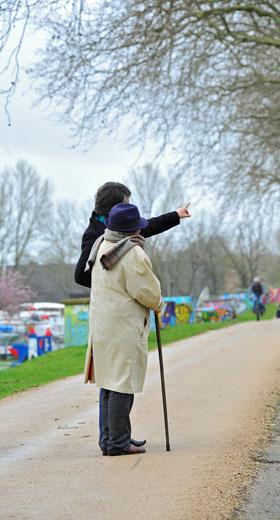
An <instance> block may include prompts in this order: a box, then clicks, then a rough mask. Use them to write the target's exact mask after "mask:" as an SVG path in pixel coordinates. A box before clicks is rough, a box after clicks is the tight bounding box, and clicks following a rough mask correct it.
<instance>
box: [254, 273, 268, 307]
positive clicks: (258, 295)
mask: <svg viewBox="0 0 280 520" xmlns="http://www.w3.org/2000/svg"><path fill="white" fill-rule="evenodd" d="M251 291H252V293H253V297H254V305H253V309H254V312H255V307H256V302H257V301H258V302H259V305H260V309H261V314H264V311H265V306H264V304H263V301H262V296H263V295H264V294H265V291H264V288H263V285H262V284H261V281H260V279H259V278H258V277H257V276H255V278H253V284H252V286H251Z"/></svg>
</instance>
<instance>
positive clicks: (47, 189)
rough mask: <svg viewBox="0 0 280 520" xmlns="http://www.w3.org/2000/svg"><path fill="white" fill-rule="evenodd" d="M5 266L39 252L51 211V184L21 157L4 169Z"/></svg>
mask: <svg viewBox="0 0 280 520" xmlns="http://www.w3.org/2000/svg"><path fill="white" fill-rule="evenodd" d="M0 194H1V200H0V215H1V232H0V240H1V265H2V269H3V268H4V267H5V266H6V265H7V264H9V265H13V266H14V267H15V268H18V267H19V265H21V264H22V262H24V261H26V260H27V259H28V258H32V257H33V256H34V254H36V253H37V252H38V242H40V240H42V239H43V238H44V235H45V229H46V228H47V227H48V225H49V215H50V213H51V185H50V182H49V180H42V179H41V178H40V176H39V175H38V173H37V172H36V170H35V169H34V168H33V167H32V166H31V165H30V164H28V163H27V162H26V161H23V160H20V161H18V162H17V164H16V166H15V167H14V168H7V167H6V168H4V169H3V170H2V171H1V172H0Z"/></svg>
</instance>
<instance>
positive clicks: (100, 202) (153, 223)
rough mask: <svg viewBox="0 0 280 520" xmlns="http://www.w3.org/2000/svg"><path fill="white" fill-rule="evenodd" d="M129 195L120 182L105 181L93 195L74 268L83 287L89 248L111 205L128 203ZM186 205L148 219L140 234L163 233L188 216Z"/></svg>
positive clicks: (86, 279) (87, 280) (87, 277)
mask: <svg viewBox="0 0 280 520" xmlns="http://www.w3.org/2000/svg"><path fill="white" fill-rule="evenodd" d="M130 196H131V192H130V190H129V189H128V188H127V186H125V185H124V184H121V183H120V182H106V183H105V184H103V186H101V187H100V188H99V189H98V191H97V193H96V197H95V209H94V211H93V212H92V214H91V217H90V220H89V226H88V227H87V229H86V230H85V232H84V234H83V238H82V252H81V255H80V258H79V260H78V263H77V266H76V269H75V281H76V282H77V283H78V284H79V285H83V286H84V287H91V273H90V271H85V268H86V263H87V260H88V257H89V254H90V251H91V248H92V246H93V244H94V242H95V241H96V239H97V238H98V237H100V236H101V235H103V233H104V231H105V228H106V226H105V224H104V221H105V218H106V217H107V216H108V215H109V212H110V210H111V208H112V207H113V206H115V205H116V204H120V203H121V202H124V203H128V202H129V197H130ZM190 216H191V215H190V213H189V211H188V208H187V207H181V208H178V209H176V211H171V212H170V213H165V214H163V215H160V216H158V217H155V218H150V219H148V222H149V224H148V226H147V227H146V228H145V229H143V230H142V232H141V234H142V235H143V236H144V237H145V238H148V237H152V236H154V235H158V234H159V233H163V232H164V231H167V230H168V229H171V228H172V227H175V226H177V225H178V224H179V223H180V219H183V218H188V217H190Z"/></svg>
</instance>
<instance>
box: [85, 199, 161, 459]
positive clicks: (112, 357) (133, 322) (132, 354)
mask: <svg viewBox="0 0 280 520" xmlns="http://www.w3.org/2000/svg"><path fill="white" fill-rule="evenodd" d="M105 223H106V225H107V229H106V231H105V233H104V235H103V236H101V237H100V238H99V239H98V240H97V241H96V242H95V244H94V246H93V247H92V250H91V253H90V256H89V261H88V265H89V267H91V281H92V284H91V285H92V289H91V302H90V329H89V342H88V350H87V355H86V364H85V381H86V382H87V381H88V380H90V381H91V382H95V384H96V385H97V386H98V387H99V388H101V389H102V393H101V396H102V406H101V413H102V417H101V419H102V421H101V424H102V438H103V452H104V454H107V455H126V454H128V455H129V454H138V453H144V452H145V450H144V448H142V447H137V446H134V445H133V444H131V426H130V419H129V415H130V411H131V408H132V404H133V399H134V394H135V393H137V392H142V389H143V384H144V379H145V374H146V367H147V355H148V332H149V314H150V309H154V310H156V311H159V310H160V306H161V292H160V283H159V281H158V279H157V278H156V276H155V275H154V273H153V271H152V265H151V262H150V259H149V257H148V256H147V254H146V253H145V251H144V242H145V239H144V238H143V237H142V236H141V235H140V230H141V229H144V228H145V227H146V226H147V225H148V222H147V221H146V220H145V219H143V218H141V217H140V215H139V211H138V209H137V207H136V206H134V205H132V204H117V205H116V206H114V207H113V208H112V209H111V211H110V213H109V217H108V218H107V219H106V221H105Z"/></svg>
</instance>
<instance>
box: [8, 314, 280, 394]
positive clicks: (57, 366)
mask: <svg viewBox="0 0 280 520" xmlns="http://www.w3.org/2000/svg"><path fill="white" fill-rule="evenodd" d="M275 312H276V306H275V305H272V304H270V305H268V306H267V311H266V314H265V316H264V318H263V319H271V318H273V317H274V316H275ZM251 320H255V317H254V315H253V313H252V312H251V311H246V312H245V313H244V314H242V315H241V316H239V317H238V318H237V319H236V320H234V321H228V322H227V321H225V322H222V323H194V324H192V325H189V324H181V325H176V326H175V327H167V328H166V329H165V330H163V331H162V333H161V337H162V344H163V345H167V344H168V343H172V342H173V341H178V340H180V339H185V338H190V337H192V336H196V335H197V334H202V333H204V332H208V331H210V330H217V329H221V328H224V327H229V326H230V325H234V324H236V323H242V322H245V321H251ZM155 348H156V335H155V332H151V334H150V337H149V350H153V349H155ZM85 351H86V348H85V347H70V348H65V349H62V350H58V351H56V352H51V353H50V354H46V355H45V356H41V357H39V358H36V359H33V360H31V361H27V362H25V363H23V364H22V365H20V366H18V367H14V368H10V369H8V370H5V371H2V372H0V399H2V398H4V397H7V396H9V395H12V394H14V393H16V392H21V391H23V390H27V389H28V388H32V387H36V386H40V385H43V384H45V383H49V382H51V381H55V380H57V379H62V378H64V377H67V376H73V375H77V374H80V373H81V372H82V371H83V366H84V358H85Z"/></svg>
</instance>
